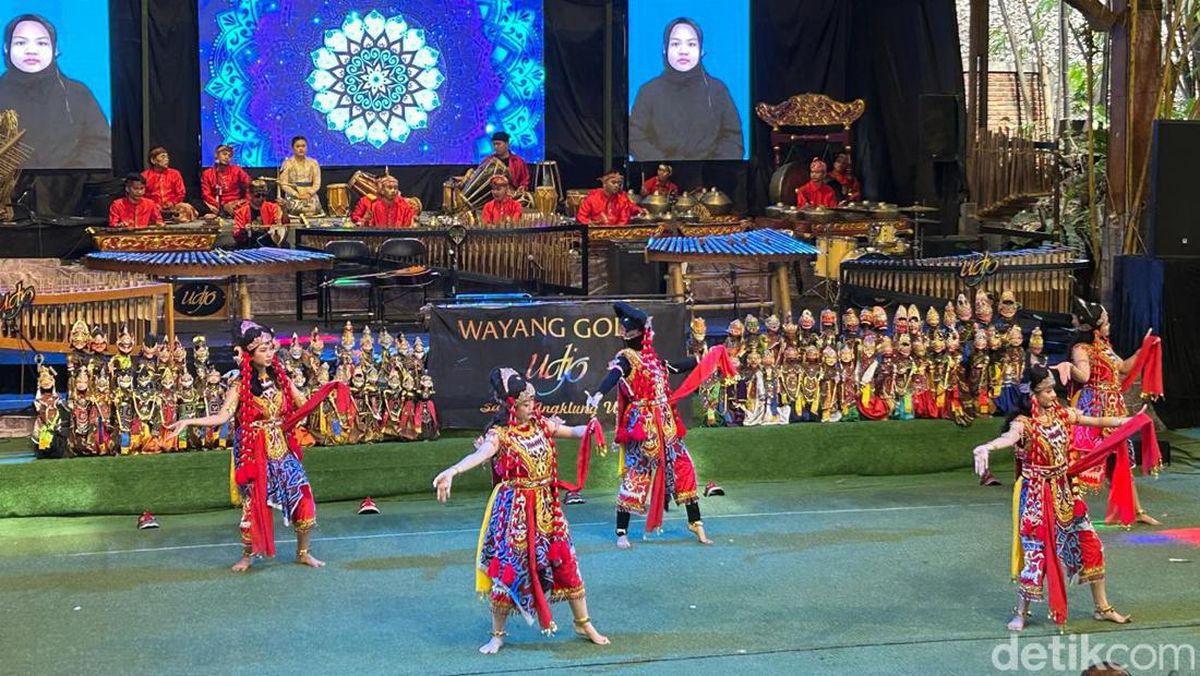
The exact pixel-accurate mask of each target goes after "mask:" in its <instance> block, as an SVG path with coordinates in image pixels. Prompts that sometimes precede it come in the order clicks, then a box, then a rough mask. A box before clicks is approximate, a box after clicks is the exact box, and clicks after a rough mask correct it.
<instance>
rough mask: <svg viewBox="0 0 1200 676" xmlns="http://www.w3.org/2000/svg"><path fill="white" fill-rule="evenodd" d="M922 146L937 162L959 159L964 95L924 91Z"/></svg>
mask: <svg viewBox="0 0 1200 676" xmlns="http://www.w3.org/2000/svg"><path fill="white" fill-rule="evenodd" d="M918 103H919V104H918V112H919V114H920V117H921V150H922V151H923V152H924V153H925V156H926V157H928V158H929V159H931V160H933V161H934V162H956V161H958V157H959V153H960V152H961V150H962V147H963V138H962V125H961V123H960V121H959V111H960V110H961V109H962V107H963V104H962V99H961V98H960V97H958V96H956V95H954V94H921V97H920V99H919V102H918Z"/></svg>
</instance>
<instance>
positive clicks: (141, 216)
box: [108, 173, 163, 228]
mask: <svg viewBox="0 0 1200 676" xmlns="http://www.w3.org/2000/svg"><path fill="white" fill-rule="evenodd" d="M145 195H146V179H144V178H142V175H141V174H132V173H131V174H128V175H126V176H125V196H124V197H120V198H117V199H116V200H113V203H112V206H110V207H109V208H108V224H109V225H110V226H112V227H114V228H146V227H149V226H151V225H162V222H163V220H162V213H161V212H160V211H159V210H158V205H157V204H155V203H154V202H153V201H152V200H150V199H148V198H146V196H145Z"/></svg>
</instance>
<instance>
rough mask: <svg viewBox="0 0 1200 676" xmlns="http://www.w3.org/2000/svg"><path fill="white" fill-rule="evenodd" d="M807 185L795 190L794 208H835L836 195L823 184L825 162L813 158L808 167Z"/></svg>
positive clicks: (827, 185) (826, 184)
mask: <svg viewBox="0 0 1200 676" xmlns="http://www.w3.org/2000/svg"><path fill="white" fill-rule="evenodd" d="M808 179H809V180H808V183H805V184H804V185H802V186H800V187H799V188H796V206H798V207H800V208H801V209H803V208H804V207H836V206H837V194H836V193H834V192H833V188H831V187H829V184H828V183H826V182H825V162H823V161H822V160H820V159H817V158H815V157H814V158H813V161H812V164H810V165H808Z"/></svg>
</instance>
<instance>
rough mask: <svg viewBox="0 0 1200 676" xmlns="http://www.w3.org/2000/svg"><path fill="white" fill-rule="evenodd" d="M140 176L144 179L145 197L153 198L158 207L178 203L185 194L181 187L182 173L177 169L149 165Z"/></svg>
mask: <svg viewBox="0 0 1200 676" xmlns="http://www.w3.org/2000/svg"><path fill="white" fill-rule="evenodd" d="M142 178H144V179H146V198H147V199H151V200H154V203H155V204H157V205H158V206H160V207H161V206H163V205H166V204H179V203H180V202H182V201H183V200H184V198H185V197H186V196H187V193H186V191H185V190H184V189H183V174H180V173H179V170H178V169H171V168H169V167H168V168H167V169H166V170H162V169H156V168H154V167H151V168H149V169H147V170H145V171H143V172H142Z"/></svg>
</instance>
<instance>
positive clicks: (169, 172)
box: [142, 146, 199, 223]
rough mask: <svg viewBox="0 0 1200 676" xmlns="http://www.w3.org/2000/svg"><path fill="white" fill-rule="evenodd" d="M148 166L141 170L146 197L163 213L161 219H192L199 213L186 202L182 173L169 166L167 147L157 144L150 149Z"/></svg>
mask: <svg viewBox="0 0 1200 676" xmlns="http://www.w3.org/2000/svg"><path fill="white" fill-rule="evenodd" d="M148 159H149V161H150V167H149V168H147V169H146V170H145V171H143V172H142V178H144V179H146V199H148V200H151V201H153V202H154V203H155V204H157V205H158V208H159V209H160V210H161V211H162V213H163V219H164V220H167V221H170V222H172V223H186V222H188V221H194V220H196V218H197V217H198V215H199V214H197V213H196V207H193V206H192V205H190V204H188V203H187V201H186V200H187V192H186V191H185V190H184V188H183V175H182V174H180V173H179V170H178V169H172V168H171V166H170V165H171V156H170V155H169V154H167V149H166V148H163V147H162V146H158V147H157V148H154V149H153V150H151V151H150V155H149V157H148Z"/></svg>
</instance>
